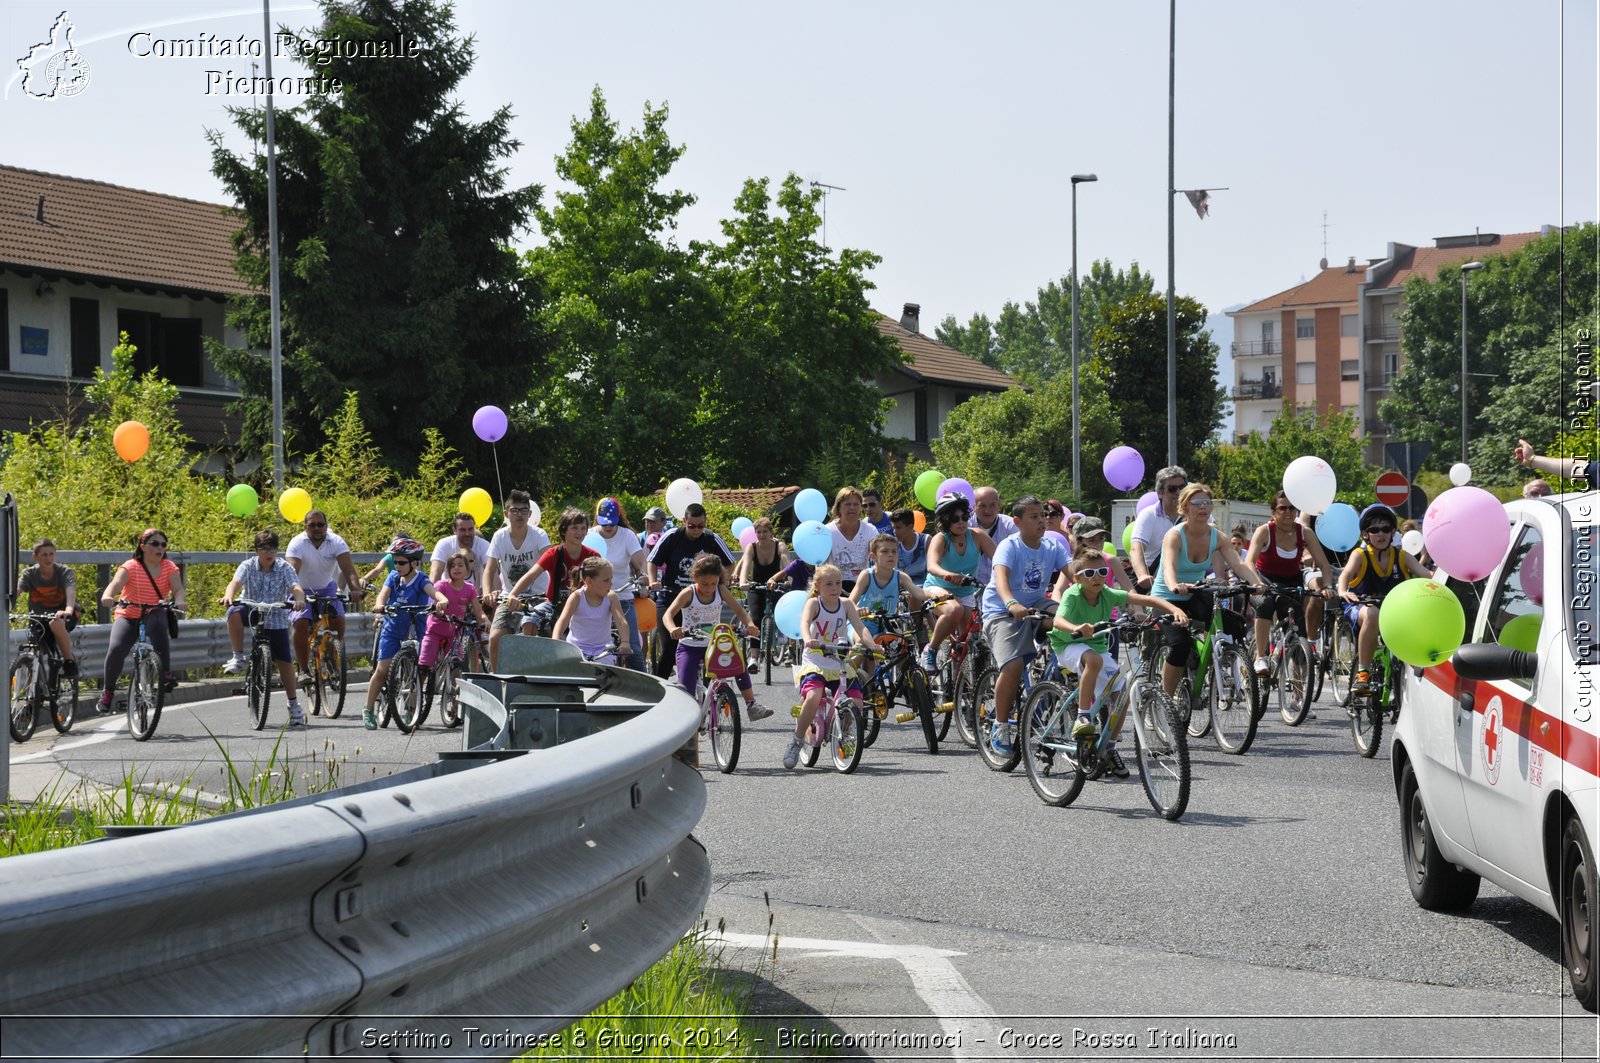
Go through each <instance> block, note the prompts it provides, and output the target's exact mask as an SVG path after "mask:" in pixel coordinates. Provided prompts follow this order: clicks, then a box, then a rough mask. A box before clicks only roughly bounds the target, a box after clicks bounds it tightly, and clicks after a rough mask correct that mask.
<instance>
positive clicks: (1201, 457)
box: [1188, 410, 1377, 508]
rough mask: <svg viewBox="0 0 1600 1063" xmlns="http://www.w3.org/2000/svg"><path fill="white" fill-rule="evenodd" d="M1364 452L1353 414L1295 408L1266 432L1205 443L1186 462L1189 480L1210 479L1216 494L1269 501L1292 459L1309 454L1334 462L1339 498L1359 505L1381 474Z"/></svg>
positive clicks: (1279, 485)
mask: <svg viewBox="0 0 1600 1063" xmlns="http://www.w3.org/2000/svg"><path fill="white" fill-rule="evenodd" d="M1362 452H1363V445H1362V441H1361V439H1360V437H1359V436H1358V435H1357V434H1356V420H1355V414H1353V413H1321V414H1317V413H1313V412H1311V411H1309V410H1308V411H1306V412H1304V413H1299V414H1296V413H1294V412H1292V411H1291V412H1287V413H1284V414H1281V415H1279V417H1278V419H1277V420H1276V421H1273V422H1272V431H1271V432H1270V433H1269V434H1267V435H1265V436H1263V435H1262V434H1261V433H1260V432H1251V433H1250V435H1249V436H1248V437H1246V438H1245V440H1244V441H1243V442H1241V443H1239V444H1237V445H1235V444H1232V443H1212V444H1211V445H1209V446H1207V447H1205V448H1204V449H1202V450H1201V451H1200V452H1199V453H1198V454H1196V455H1195V457H1194V459H1193V460H1192V461H1191V462H1190V463H1189V464H1188V471H1189V478H1190V479H1191V480H1193V481H1196V482H1199V483H1204V484H1206V485H1207V486H1208V487H1210V488H1211V489H1212V490H1213V491H1215V492H1216V493H1217V495H1218V497H1221V498H1234V499H1242V500H1244V501H1248V502H1261V503H1263V504H1265V503H1270V502H1271V501H1272V496H1273V495H1274V494H1275V493H1276V492H1277V491H1278V490H1280V489H1281V488H1282V487H1283V470H1284V469H1285V468H1287V467H1288V465H1289V463H1290V462H1291V461H1293V460H1294V459H1295V458H1299V457H1303V456H1305V455H1307V454H1311V455H1315V456H1316V457H1319V458H1321V459H1322V460H1323V461H1326V462H1327V463H1328V464H1329V466H1331V467H1332V468H1333V471H1334V475H1335V476H1336V477H1338V480H1339V498H1340V500H1341V501H1345V502H1349V503H1351V504H1352V505H1356V506H1357V507H1358V508H1359V507H1360V506H1361V505H1363V504H1365V503H1367V502H1370V501H1371V500H1372V492H1373V484H1374V481H1375V480H1376V477H1377V470H1375V469H1372V468H1369V467H1368V466H1367V465H1366V462H1365V460H1364V459H1363V456H1362Z"/></svg>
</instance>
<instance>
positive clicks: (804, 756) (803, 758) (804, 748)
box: [800, 708, 832, 768]
mask: <svg viewBox="0 0 1600 1063" xmlns="http://www.w3.org/2000/svg"><path fill="white" fill-rule="evenodd" d="M827 711H828V710H827V709H826V708H821V709H818V710H817V717H816V719H814V720H812V721H811V727H810V728H809V729H808V730H807V731H806V734H807V735H808V736H809V737H807V738H803V739H801V741H800V763H802V764H804V765H805V766H806V767H808V768H814V767H816V764H817V757H818V756H820V755H821V754H822V747H823V745H824V744H825V743H826V742H827V737H826V736H824V735H821V734H819V733H818V731H819V730H820V728H819V727H818V726H817V725H818V724H819V723H821V722H822V717H823V716H824V715H825V714H826V713H827ZM829 727H830V729H831V728H832V724H831V723H830V724H829Z"/></svg>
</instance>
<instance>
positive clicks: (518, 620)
mask: <svg viewBox="0 0 1600 1063" xmlns="http://www.w3.org/2000/svg"><path fill="white" fill-rule="evenodd" d="M521 630H522V603H521V602H520V601H518V600H517V599H516V598H507V599H506V600H505V601H503V602H501V603H500V604H499V605H497V606H495V607H494V618H493V619H492V620H490V621H489V631H490V632H491V633H493V632H496V631H504V632H509V633H510V634H513V635H515V634H516V633H517V632H519V631H521Z"/></svg>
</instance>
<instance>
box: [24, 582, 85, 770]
mask: <svg viewBox="0 0 1600 1063" xmlns="http://www.w3.org/2000/svg"><path fill="white" fill-rule="evenodd" d="M54 618H55V614H54V613H21V614H18V615H17V616H14V617H12V618H11V619H12V621H13V622H16V621H18V620H26V621H27V622H28V639H27V641H26V642H24V643H23V644H22V646H21V648H19V649H18V650H17V656H16V657H15V658H14V659H13V660H12V662H11V739H12V741H14V742H26V741H27V740H28V739H29V738H31V737H32V736H33V728H34V721H35V720H36V719H37V718H38V713H39V710H40V709H42V708H44V706H45V705H47V704H48V705H49V706H50V722H51V723H52V724H54V725H55V729H56V730H57V731H59V732H61V733H62V734H66V733H67V732H68V731H70V730H71V729H72V720H73V717H75V716H76V715H77V713H78V676H77V673H76V672H74V673H73V674H72V675H70V676H69V675H65V674H63V668H62V666H63V665H64V664H65V663H66V662H65V661H64V660H63V659H62V657H61V648H60V647H59V646H57V645H56V637H55V635H54V634H53V633H52V632H51V630H50V621H51V620H53V619H54Z"/></svg>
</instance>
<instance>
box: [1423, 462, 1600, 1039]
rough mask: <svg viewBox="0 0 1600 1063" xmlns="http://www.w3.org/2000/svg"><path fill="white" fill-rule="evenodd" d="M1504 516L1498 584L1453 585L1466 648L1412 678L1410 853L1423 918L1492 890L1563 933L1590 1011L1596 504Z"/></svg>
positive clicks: (1599, 746)
mask: <svg viewBox="0 0 1600 1063" xmlns="http://www.w3.org/2000/svg"><path fill="white" fill-rule="evenodd" d="M1506 514H1507V516H1508V517H1509V518H1510V520H1511V546H1510V549H1509V550H1508V551H1507V554H1506V556H1505V557H1504V558H1503V559H1502V560H1501V562H1500V564H1499V566H1498V567H1497V568H1496V569H1495V571H1494V572H1492V573H1490V574H1489V577H1488V578H1487V579H1486V580H1484V581H1482V582H1481V583H1478V584H1470V583H1464V582H1462V581H1459V580H1453V579H1452V580H1447V581H1446V582H1447V585H1448V586H1449V587H1451V589H1453V590H1454V591H1455V592H1456V593H1457V595H1458V596H1459V597H1461V598H1462V600H1463V602H1464V604H1466V606H1467V637H1466V641H1465V642H1463V644H1462V646H1461V648H1460V649H1458V650H1457V651H1456V653H1455V654H1454V656H1453V657H1452V658H1451V660H1450V661H1448V662H1446V663H1444V664H1440V665H1436V666H1434V667H1431V668H1427V669H1415V668H1403V669H1401V672H1402V676H1403V678H1402V682H1403V683H1404V704H1405V706H1406V707H1405V710H1404V711H1403V712H1402V713H1401V715H1400V721H1399V724H1398V726H1397V727H1396V729H1395V733H1394V748H1393V752H1392V756H1393V767H1394V782H1395V792H1396V794H1397V795H1398V797H1399V800H1400V831H1401V849H1402V851H1403V855H1404V859H1405V867H1406V871H1407V875H1408V877H1409V879H1410V884H1411V893H1412V896H1414V897H1415V898H1416V901H1417V903H1418V904H1419V905H1421V906H1422V907H1424V908H1428V909H1433V910H1450V909H1461V908H1466V907H1467V906H1469V905H1471V904H1472V902H1473V900H1474V899H1475V898H1476V897H1477V895H1478V883H1479V879H1480V877H1481V878H1487V879H1489V880H1490V881H1491V882H1493V883H1495V884H1496V885H1498V886H1500V887H1502V888H1503V889H1506V890H1508V891H1509V892H1511V893H1514V894H1516V895H1517V896H1518V897H1521V898H1523V899H1524V900H1526V901H1528V902H1529V903H1531V904H1534V905H1536V906H1538V907H1539V908H1542V909H1543V910H1544V911H1546V912H1548V913H1549V914H1550V915H1553V916H1555V917H1556V918H1557V919H1559V920H1560V921H1561V950H1562V959H1563V962H1564V964H1565V966H1566V968H1567V974H1568V979H1569V981H1570V982H1571V983H1572V991H1573V994H1574V996H1575V997H1576V998H1577V1000H1578V1002H1579V1003H1580V1004H1582V1005H1583V1007H1585V1008H1587V1009H1588V1010H1590V1011H1594V1010H1596V978H1595V961H1596V959H1597V957H1596V955H1595V938H1596V926H1595V922H1596V919H1597V918H1600V911H1597V910H1596V907H1595V906H1596V904H1597V903H1600V894H1597V892H1596V880H1595V857H1594V843H1595V840H1596V838H1597V837H1600V835H1597V834H1596V830H1597V828H1600V789H1597V788H1596V781H1595V780H1596V775H1597V774H1600V768H1597V765H1596V759H1597V754H1600V691H1597V690H1596V680H1597V678H1600V676H1597V673H1600V667H1597V662H1600V607H1597V600H1596V595H1597V594H1600V560H1597V555H1600V540H1597V527H1596V523H1597V521H1600V493H1596V492H1592V491H1591V492H1587V493H1584V494H1570V495H1561V496H1558V497H1553V498H1534V499H1519V500H1517V501H1514V502H1508V503H1506ZM1518 647H1521V648H1518ZM1397 663H1398V662H1397Z"/></svg>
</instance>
